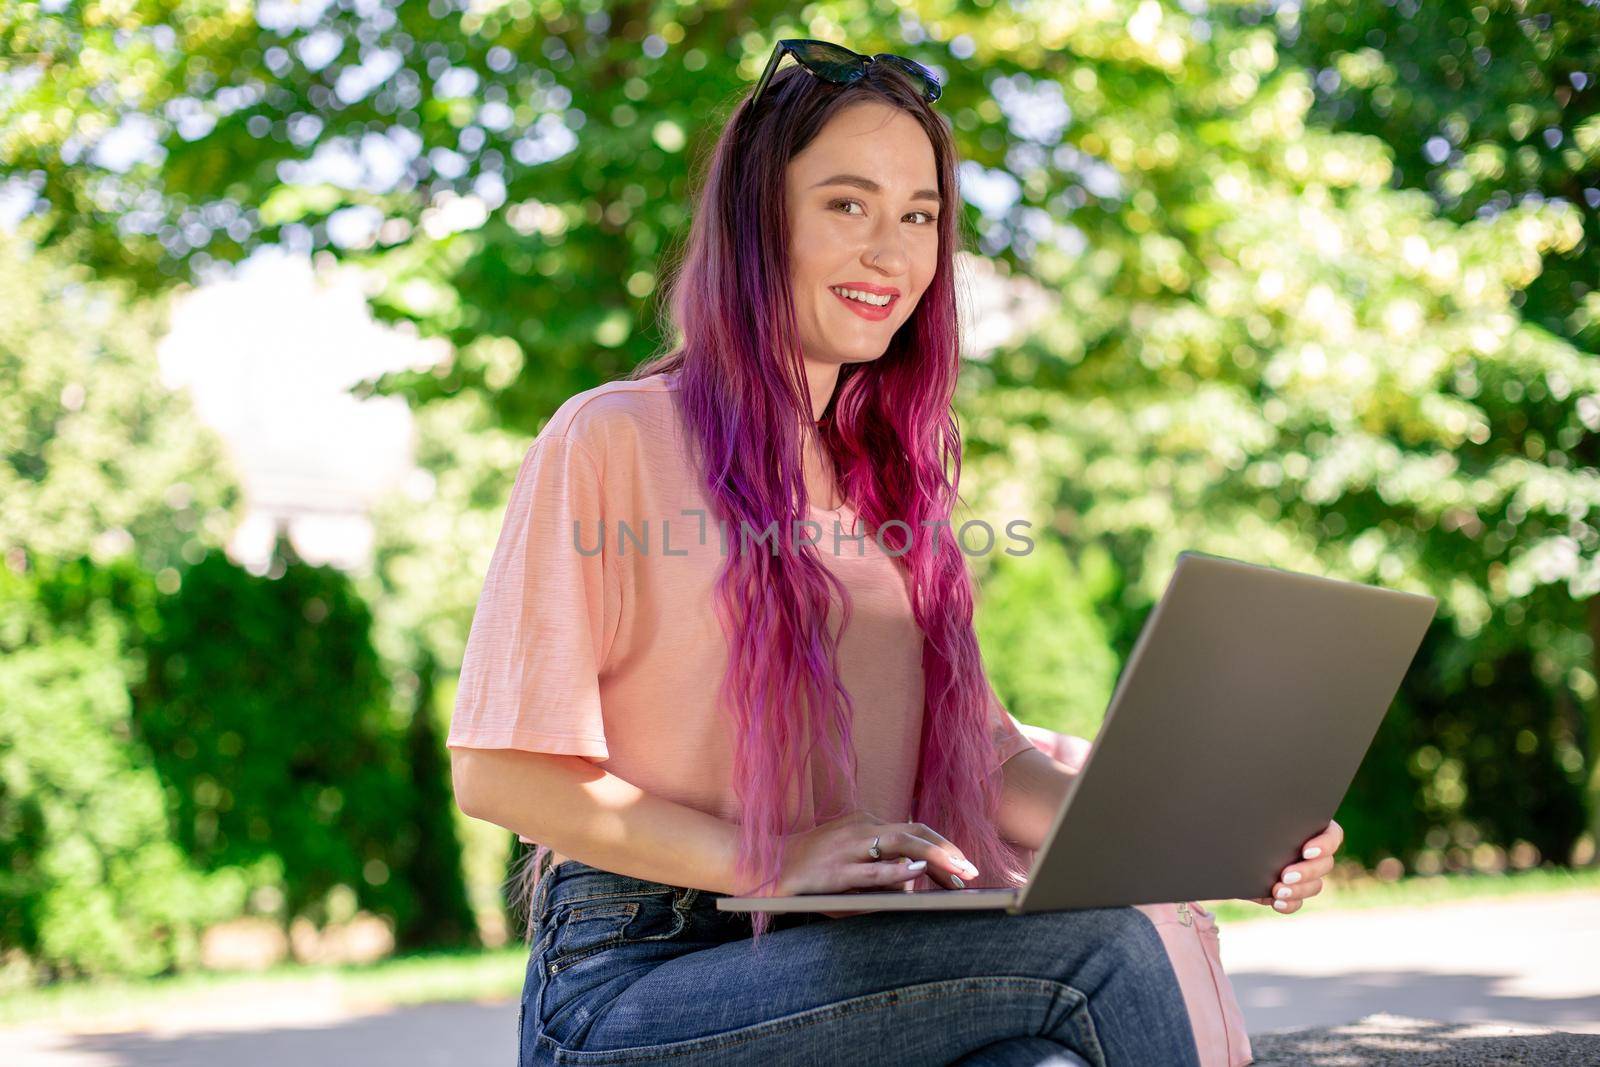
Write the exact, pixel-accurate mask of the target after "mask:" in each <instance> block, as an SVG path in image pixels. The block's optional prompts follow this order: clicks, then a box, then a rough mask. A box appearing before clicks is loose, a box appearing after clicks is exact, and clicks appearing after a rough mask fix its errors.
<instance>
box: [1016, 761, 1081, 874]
mask: <svg viewBox="0 0 1600 1067" xmlns="http://www.w3.org/2000/svg"><path fill="white" fill-rule="evenodd" d="M1000 773H1001V775H1002V776H1003V777H1004V779H1005V788H1004V789H1003V790H1002V792H1001V797H1000V822H999V830H1000V836H1001V837H1002V838H1004V839H1005V840H1007V841H1010V842H1012V843H1013V844H1016V845H1021V846H1022V847H1023V848H1030V849H1033V850H1034V851H1038V850H1039V849H1041V848H1043V847H1044V839H1045V835H1047V834H1048V833H1049V832H1050V827H1051V826H1053V825H1055V821H1056V813H1057V812H1059V811H1060V810H1061V803H1062V801H1063V800H1065V799H1066V796H1067V787H1068V786H1069V785H1071V784H1072V779H1073V777H1074V776H1075V775H1076V772H1075V771H1073V770H1072V769H1071V768H1069V767H1068V766H1067V765H1066V764H1064V763H1061V762H1059V761H1057V760H1054V759H1052V758H1050V757H1049V756H1048V755H1046V754H1045V753H1044V752H1043V751H1042V750H1041V749H1038V748H1028V749H1024V750H1022V751H1021V752H1018V753H1017V754H1016V755H1015V756H1012V757H1011V758H1010V759H1008V760H1006V761H1005V762H1004V763H1002V764H1001V765H1000Z"/></svg>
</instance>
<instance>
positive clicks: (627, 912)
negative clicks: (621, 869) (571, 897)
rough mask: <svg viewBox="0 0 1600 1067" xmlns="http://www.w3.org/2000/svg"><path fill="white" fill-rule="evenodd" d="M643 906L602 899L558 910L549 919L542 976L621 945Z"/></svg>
mask: <svg viewBox="0 0 1600 1067" xmlns="http://www.w3.org/2000/svg"><path fill="white" fill-rule="evenodd" d="M643 906H644V901H642V900H623V899H601V900H591V901H587V902H585V903H582V904H573V905H571V906H569V907H565V908H562V907H557V908H556V909H555V911H554V912H553V913H552V914H551V916H550V919H549V922H550V933H549V947H548V948H547V950H546V952H545V961H544V967H545V972H546V973H547V974H556V973H558V972H560V971H563V970H565V969H566V968H568V967H570V966H571V965H572V964H574V963H577V962H578V961H579V960H581V959H585V958H587V957H589V956H592V955H594V954H595V953H596V952H599V951H601V950H603V949H605V948H607V947H609V946H611V945H616V944H621V942H622V935H623V931H624V930H626V929H627V928H628V924H629V923H631V922H633V920H634V917H635V916H637V915H638V914H639V909H640V908H641V907H643Z"/></svg>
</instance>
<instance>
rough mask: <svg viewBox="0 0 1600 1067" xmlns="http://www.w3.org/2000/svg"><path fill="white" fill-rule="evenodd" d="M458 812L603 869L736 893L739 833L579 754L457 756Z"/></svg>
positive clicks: (468, 751) (478, 752) (505, 751)
mask: <svg viewBox="0 0 1600 1067" xmlns="http://www.w3.org/2000/svg"><path fill="white" fill-rule="evenodd" d="M450 772H451V777H452V779H453V782H454V789H455V796H456V806H457V807H459V808H460V809H461V810H462V811H463V812H465V813H466V814H468V815H470V816H472V817H473V818H475V819H483V820H484V821H486V822H492V823H495V824H497V825H499V826H504V827H505V828H506V829H508V830H512V831H515V832H516V833H519V834H521V835H522V836H523V837H526V838H528V839H530V840H533V841H537V842H539V843H540V844H542V845H549V846H550V847H551V848H552V849H554V850H555V851H556V852H559V853H560V854H561V855H563V856H570V857H572V858H573V859H576V860H579V861H581V862H583V863H587V864H589V865H590V866H591V867H598V868H600V869H601V870H606V871H613V872H615V873H617V874H626V875H630V876H632V877H634V878H643V879H645V880H647V881H651V882H664V883H666V884H667V885H679V886H694V887H697V888H699V889H705V890H710V891H711V892H713V893H726V894H734V893H736V892H738V891H739V890H738V889H737V888H736V887H735V885H734V881H735V879H736V877H737V872H736V870H735V861H736V857H737V852H738V832H739V831H738V827H737V826H735V825H734V824H733V823H730V822H725V821H723V820H722V819H719V818H717V817H716V816H714V815H707V814H706V813H705V812H703V811H697V810H696V809H694V808H691V807H687V806H685V805H683V804H678V803H675V802H673V801H670V800H666V799H664V798H662V797H658V796H654V795H652V794H650V793H647V792H645V791H644V790H642V789H640V788H639V787H638V786H635V785H633V784H632V783H630V782H627V781H624V780H623V779H621V778H618V777H617V776H616V775H614V774H611V773H609V772H607V771H603V770H601V769H600V768H599V767H597V766H595V765H594V764H593V763H591V762H589V761H588V760H586V759H583V758H582V757H581V756H564V755H558V754H555V753H549V752H527V751H523V750H521V749H511V748H452V749H450Z"/></svg>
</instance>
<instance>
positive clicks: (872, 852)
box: [867, 834, 883, 860]
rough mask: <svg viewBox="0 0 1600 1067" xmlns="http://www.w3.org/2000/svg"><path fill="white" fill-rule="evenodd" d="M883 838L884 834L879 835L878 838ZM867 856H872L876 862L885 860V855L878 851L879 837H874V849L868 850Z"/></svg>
mask: <svg viewBox="0 0 1600 1067" xmlns="http://www.w3.org/2000/svg"><path fill="white" fill-rule="evenodd" d="M882 836H883V835H882V834H879V835H878V837H882ZM867 855H869V856H871V857H872V858H873V859H875V860H881V859H883V853H882V852H880V851H878V838H877V837H874V838H873V839H872V847H871V848H869V849H867Z"/></svg>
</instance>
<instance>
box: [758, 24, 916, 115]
mask: <svg viewBox="0 0 1600 1067" xmlns="http://www.w3.org/2000/svg"><path fill="white" fill-rule="evenodd" d="M785 53H787V54H789V55H792V56H794V58H795V62H797V63H799V64H800V65H801V66H802V67H804V68H806V69H807V70H809V71H810V72H811V73H812V74H815V75H816V76H817V77H819V78H821V79H822V80H823V81H827V82H832V83H833V84H835V85H850V84H852V83H854V82H858V81H860V80H861V79H862V78H864V77H866V76H867V65H868V64H869V63H887V64H889V65H890V66H891V67H894V68H895V69H896V70H898V71H900V72H901V73H903V74H906V75H909V76H910V78H911V80H912V82H914V83H915V84H916V85H917V87H918V88H920V89H921V90H922V98H923V99H924V100H926V101H928V103H930V104H931V103H933V102H934V101H935V100H937V99H939V94H940V93H941V92H943V91H944V86H942V85H940V84H939V79H938V78H935V77H934V76H933V72H932V71H931V70H929V69H928V68H927V67H924V66H923V65H922V64H921V63H918V62H916V61H915V60H911V59H907V58H906V57H905V56H897V55H892V54H890V53H888V52H879V53H878V54H877V55H875V56H864V55H862V54H861V53H859V52H852V51H850V49H848V48H846V47H844V46H843V45H837V44H833V43H831V42H828V41H812V40H802V39H798V38H790V39H788V40H783V41H779V42H778V46H777V47H776V48H774V49H773V50H772V58H771V59H769V60H767V69H766V70H764V71H762V72H761V80H760V81H759V82H757V83H756V91H755V94H754V95H753V96H752V97H751V98H750V108H751V110H754V109H755V106H756V103H757V101H759V100H760V99H761V94H762V92H763V91H764V90H765V89H766V87H767V82H768V81H770V80H771V79H772V72H773V71H775V70H777V69H778V64H779V62H781V61H782V59H783V57H784V54H785Z"/></svg>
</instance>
